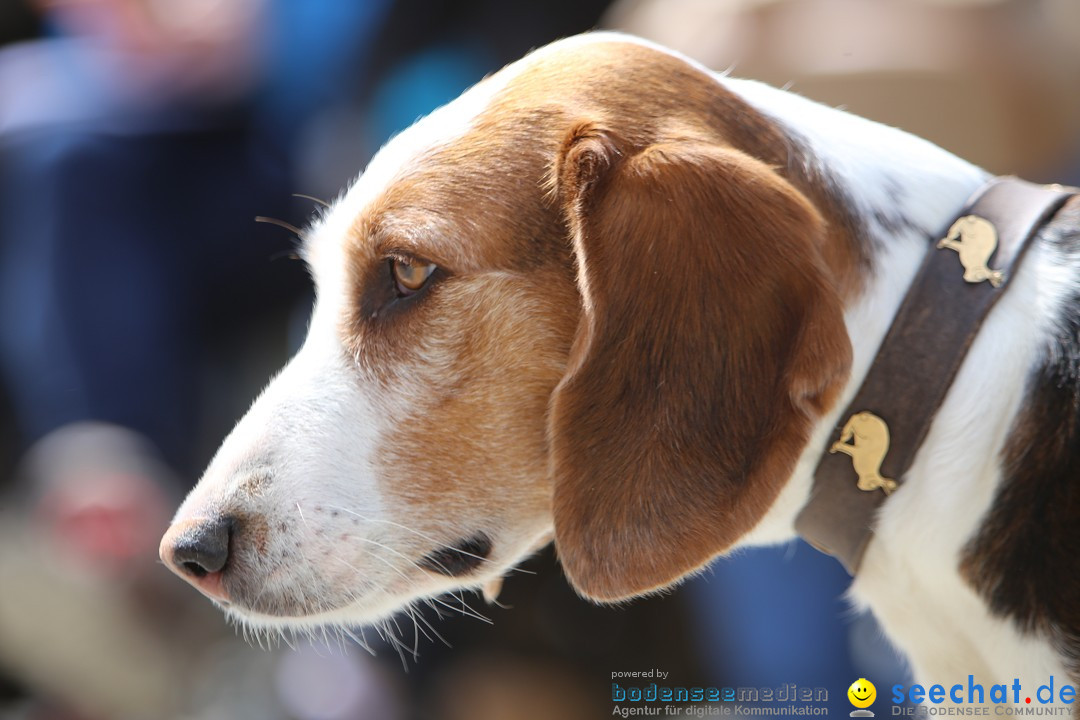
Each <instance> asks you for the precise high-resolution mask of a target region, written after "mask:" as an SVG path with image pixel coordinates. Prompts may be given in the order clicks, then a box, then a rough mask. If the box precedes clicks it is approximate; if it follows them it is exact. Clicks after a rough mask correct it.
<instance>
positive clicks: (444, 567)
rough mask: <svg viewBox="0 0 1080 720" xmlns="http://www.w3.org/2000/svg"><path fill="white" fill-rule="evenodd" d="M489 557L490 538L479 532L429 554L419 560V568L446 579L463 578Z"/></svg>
mask: <svg viewBox="0 0 1080 720" xmlns="http://www.w3.org/2000/svg"><path fill="white" fill-rule="evenodd" d="M489 555H491V538H489V537H488V536H487V535H486V534H485V533H482V532H480V533H476V534H475V535H473V536H471V537H467V538H464V539H462V540H459V541H458V542H457V543H455V544H453V545H447V546H444V547H441V548H439V549H438V550H433V551H432V552H429V553H428V554H427V555H425V556H424V557H423V559H421V560H420V567H422V568H423V569H425V570H427V571H429V572H433V573H436V574H438V575H445V576H446V577H454V578H457V577H463V576H465V575H468V574H470V573H472V572H473V571H474V570H476V569H477V568H479V567H480V566H481V565H483V564H484V563H485V562H486V561H487V559H488V556H489Z"/></svg>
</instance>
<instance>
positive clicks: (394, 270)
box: [390, 258, 435, 297]
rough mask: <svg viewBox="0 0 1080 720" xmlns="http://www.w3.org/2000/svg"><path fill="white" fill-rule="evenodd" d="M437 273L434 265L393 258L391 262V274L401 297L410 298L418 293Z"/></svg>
mask: <svg viewBox="0 0 1080 720" xmlns="http://www.w3.org/2000/svg"><path fill="white" fill-rule="evenodd" d="M433 272H435V265H434V264H433V263H422V262H420V261H418V260H405V259H402V258H393V259H391V260H390V274H391V275H392V276H393V278H394V286H395V287H396V288H397V292H398V296H399V297H408V296H409V295H412V294H413V293H416V292H418V291H419V290H420V289H421V288H423V287H424V284H425V283H426V282H427V281H428V279H429V278H430V277H431V274H432V273H433Z"/></svg>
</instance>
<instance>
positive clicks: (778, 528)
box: [721, 78, 990, 544]
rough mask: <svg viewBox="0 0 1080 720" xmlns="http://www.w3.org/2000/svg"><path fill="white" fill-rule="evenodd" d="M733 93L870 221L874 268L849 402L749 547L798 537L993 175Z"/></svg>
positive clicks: (799, 105) (842, 402)
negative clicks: (923, 288)
mask: <svg viewBox="0 0 1080 720" xmlns="http://www.w3.org/2000/svg"><path fill="white" fill-rule="evenodd" d="M721 82H723V83H724V85H725V86H727V87H728V88H730V89H731V90H733V91H734V92H736V93H738V94H739V95H740V96H741V97H743V98H744V99H745V100H746V101H747V102H748V103H750V104H751V105H752V106H753V107H755V108H756V109H758V110H759V111H761V112H763V113H764V114H766V115H767V116H769V117H771V118H772V119H773V120H774V121H775V122H776V123H777V124H778V125H779V126H780V127H781V128H782V130H783V131H784V132H785V134H786V135H787V136H788V137H789V138H790V143H791V157H792V158H801V161H802V162H804V163H806V164H807V165H810V167H808V168H807V170H808V171H809V172H811V173H812V174H816V175H818V176H820V177H821V178H822V179H823V180H824V181H825V182H826V183H827V184H828V185H830V186H831V187H832V188H833V191H832V197H834V198H835V201H836V202H838V203H846V204H848V205H849V207H846V208H843V210H844V211H846V212H847V213H848V214H851V215H853V216H855V217H857V218H860V219H861V227H859V228H857V230H856V231H857V232H859V233H860V234H861V237H859V238H856V240H857V242H859V243H860V244H861V245H862V246H863V248H864V249H865V251H866V256H867V257H868V258H869V259H870V264H871V267H870V268H869V271H868V275H867V277H865V278H863V282H862V284H861V288H860V290H859V291H858V292H857V293H855V294H853V296H852V297H851V298H849V299H848V301H847V307H846V310H845V322H846V324H847V328H848V334H849V336H850V338H851V343H852V351H853V363H852V370H851V376H850V378H849V380H848V383H847V385H846V387H845V389H844V393H843V395H842V396H841V397H840V398H839V399H838V401H837V402H836V404H835V405H834V406H833V408H832V409H831V410H830V411H829V412H828V413H827V414H826V415H825V416H823V417H822V418H821V419H820V420H819V422H818V423H817V425H816V426H815V428H814V431H813V433H812V435H811V439H810V442H809V443H808V444H807V447H806V448H805V449H804V451H803V453H802V454H801V456H800V458H799V461H798V464H797V465H796V468H795V471H794V473H793V475H792V477H791V479H790V481H789V482H788V483H787V484H786V485H785V487H784V489H783V490H782V491H781V492H780V494H779V496H778V497H777V499H776V501H775V502H774V503H773V505H772V507H771V508H770V510H769V512H768V513H767V514H766V515H765V516H764V517H763V519H762V520H761V522H759V523H758V525H757V526H756V527H755V528H754V530H753V531H752V532H751V533H749V534H748V535H747V536H746V537H745V538H744V542H745V543H746V544H768V543H775V542H782V541H786V540H789V539H791V538H793V537H794V536H795V530H794V520H795V517H796V515H797V514H798V512H799V510H800V509H801V508H802V507H803V506H804V505H805V504H806V500H807V498H808V496H809V493H810V488H811V486H812V484H813V473H814V469H815V467H816V466H817V463H818V461H819V459H820V458H821V455H822V453H823V452H824V451H825V449H826V447H827V446H828V443H829V441H830V433H831V432H832V430H833V428H834V427H835V425H836V422H837V420H838V418H839V414H840V413H841V412H842V411H843V409H844V408H845V407H846V406H847V404H848V402H850V400H851V399H852V397H853V396H854V395H855V392H856V391H857V390H858V388H859V386H860V385H861V383H862V381H863V378H864V377H865V375H866V373H867V371H868V370H869V368H870V365H871V363H872V362H873V359H874V356H875V353H876V352H877V349H878V346H879V345H880V343H881V340H882V338H883V337H884V336H885V333H886V331H887V330H888V328H889V326H890V324H891V322H892V318H893V316H894V315H895V313H896V310H897V308H898V307H899V305H900V302H901V300H902V299H903V297H904V295H905V293H906V292H907V290H908V287H909V286H910V284H911V281H912V279H913V278H914V276H915V273H916V271H917V269H918V267H919V265H920V263H921V262H922V260H923V257H924V255H925V253H926V252H927V250H928V248H929V247H930V246H931V245H932V243H933V241H934V240H936V239H937V236H938V234H940V233H942V232H944V230H945V229H946V228H947V227H948V226H949V223H950V222H951V221H952V220H953V219H954V218H955V216H956V214H957V212H958V211H959V210H960V209H961V208H962V207H963V205H964V203H965V201H966V200H967V199H968V198H969V197H970V196H971V195H972V193H974V192H975V190H976V189H977V188H979V187H980V186H981V185H982V184H984V183H985V182H986V181H987V180H988V179H989V177H990V175H989V174H988V173H986V172H985V171H983V170H981V169H979V168H978V167H976V166H974V165H972V164H970V163H968V162H966V161H964V160H961V159H960V158H958V157H956V156H954V155H952V154H950V153H948V152H946V151H945V150H942V149H941V148H939V147H937V146H935V145H933V144H932V143H929V142H927V141H925V140H922V139H921V138H917V137H915V136H913V135H909V134H907V133H905V132H902V131H900V130H897V129H895V128H890V127H887V126H884V125H881V124H879V123H875V122H872V121H869V120H865V119H863V118H860V117H857V116H854V115H850V114H848V113H845V112H840V111H837V110H833V109H830V108H827V107H825V106H822V105H818V104H816V103H813V102H811V101H808V100H806V99H804V98H802V97H799V96H798V95H794V94H792V93H790V92H784V91H780V90H777V89H775V88H772V87H770V86H768V85H764V84H761V83H757V82H753V81H746V80H734V79H730V78H723V79H721Z"/></svg>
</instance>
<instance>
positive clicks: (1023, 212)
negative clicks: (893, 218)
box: [795, 177, 1080, 575]
mask: <svg viewBox="0 0 1080 720" xmlns="http://www.w3.org/2000/svg"><path fill="white" fill-rule="evenodd" d="M1077 192H1080V190H1077V189H1076V188H1063V187H1061V186H1059V185H1050V186H1043V185H1035V184H1032V183H1029V182H1026V181H1023V180H1019V179H1017V178H1011V177H1005V178H995V179H994V180H992V181H991V182H989V183H988V184H987V185H985V186H983V187H982V188H981V189H980V190H979V191H978V192H977V193H976V194H975V196H974V197H973V198H972V199H971V200H970V201H969V202H968V204H967V206H966V207H965V208H964V210H963V211H962V212H961V214H960V217H959V218H958V219H957V220H956V221H955V222H954V223H953V224H952V226H951V227H950V228H949V230H948V232H947V233H946V234H945V236H944V238H943V239H942V240H940V241H939V242H938V243H937V245H936V246H932V247H931V248H930V249H929V250H928V251H927V254H926V257H925V259H924V261H923V264H922V266H921V267H920V268H919V271H918V273H917V274H916V276H915V279H914V281H913V282H912V284H911V287H910V289H909V290H908V293H907V295H906V296H905V297H904V300H903V302H902V303H901V305H900V309H899V310H898V311H897V313H896V317H895V318H894V319H893V323H892V326H891V327H890V328H889V331H888V333H887V334H886V335H885V339H884V340H883V341H882V343H881V347H880V348H879V349H878V353H877V356H876V357H875V358H874V362H873V364H872V365H871V367H870V370H869V372H867V374H866V378H865V379H864V380H863V384H862V386H861V387H860V388H859V391H858V392H857V393H856V395H855V398H854V399H853V400H852V402H851V404H850V405H849V406H848V408H847V409H846V410H845V411H844V413H843V414H842V415H841V416H840V421H839V424H838V425H837V427H836V429H835V432H834V434H833V436H832V437H831V438H830V443H831V446H830V447H829V448H828V452H826V453H825V454H824V455H823V456H822V458H821V461H820V462H819V463H818V466H817V470H816V471H815V473H814V485H813V489H812V490H811V493H810V499H809V501H808V502H807V504H806V505H805V507H803V509H802V511H801V512H800V513H799V516H798V517H797V518H796V521H795V529H796V530H797V532H798V533H799V535H801V536H802V537H803V538H805V539H806V540H807V541H808V542H810V543H811V544H812V545H814V546H815V547H817V548H818V549H819V550H821V551H823V552H826V553H828V554H830V555H833V556H835V557H836V558H837V559H838V560H839V561H840V562H841V563H842V564H843V565H844V567H845V568H846V569H847V571H848V572H849V573H851V574H852V575H854V574H855V573H856V572H857V571H858V569H859V564H860V563H861V561H862V557H863V554H864V552H865V551H866V546H867V545H868V544H869V542H870V537H871V535H872V534H873V531H874V521H875V515H876V511H877V509H878V507H879V506H880V505H881V504H882V503H883V502H884V501H885V499H886V497H887V495H888V494H889V493H890V492H892V491H893V490H894V489H895V488H897V487H899V485H900V484H901V483H902V482H903V478H904V473H906V472H907V470H908V468H910V467H911V463H912V461H913V460H914V458H915V454H916V452H918V449H919V447H920V446H921V445H922V443H923V440H924V439H925V438H926V434H927V432H928V431H929V429H930V424H931V422H933V419H934V416H935V415H936V413H937V410H938V408H939V407H940V406H941V403H942V401H943V400H944V398H945V393H946V392H948V390H949V387H950V385H951V384H952V381H953V379H954V377H955V376H956V373H957V371H958V370H959V368H960V364H961V363H962V362H963V360H964V356H965V355H966V354H967V350H968V348H969V347H970V346H971V343H972V341H973V340H974V338H975V335H976V334H977V333H978V332H979V328H980V327H981V325H982V323H983V320H984V319H985V318H986V316H987V314H988V313H989V312H990V309H991V308H992V307H993V305H994V303H995V302H997V300H998V298H1000V297H1001V295H1002V293H1004V292H1005V290H1006V289H1008V285H1009V279H1010V277H1011V276H1012V274H1013V273H1014V272H1015V271H1016V268H1017V267H1018V266H1019V263H1020V262H1021V261H1022V260H1023V257H1024V251H1025V250H1026V249H1027V246H1028V243H1029V241H1030V240H1031V238H1032V237H1033V236H1034V235H1035V234H1036V232H1037V231H1038V229H1039V228H1040V227H1042V225H1043V224H1045V223H1046V222H1048V221H1049V220H1050V218H1051V217H1053V215H1054V213H1056V212H1057V211H1058V210H1059V209H1060V208H1061V206H1062V205H1063V204H1064V203H1065V201H1066V200H1067V199H1068V198H1069V197H1070V196H1071V195H1073V194H1076V193H1077ZM954 251H955V252H954ZM958 257H959V260H960V262H957V258H958ZM961 280H963V281H961Z"/></svg>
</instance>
